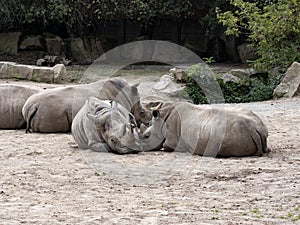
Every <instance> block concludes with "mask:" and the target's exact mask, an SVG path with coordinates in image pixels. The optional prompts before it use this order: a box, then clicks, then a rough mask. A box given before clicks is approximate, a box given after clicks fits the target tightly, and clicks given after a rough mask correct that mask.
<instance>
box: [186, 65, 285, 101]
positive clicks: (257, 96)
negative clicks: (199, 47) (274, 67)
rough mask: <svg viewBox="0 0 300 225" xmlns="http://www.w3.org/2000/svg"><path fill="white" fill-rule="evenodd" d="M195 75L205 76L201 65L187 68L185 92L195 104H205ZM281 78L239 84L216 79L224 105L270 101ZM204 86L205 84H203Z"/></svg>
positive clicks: (251, 79) (246, 80)
mask: <svg viewBox="0 0 300 225" xmlns="http://www.w3.org/2000/svg"><path fill="white" fill-rule="evenodd" d="M197 74H202V75H203V74H205V71H204V70H203V68H202V69H201V64H197V65H194V66H192V67H191V68H189V70H188V72H187V75H186V79H185V80H186V88H185V91H186V92H187V94H188V95H189V97H190V98H191V99H192V100H193V102H194V103H195V104H207V103H208V99H207V96H205V94H204V92H203V90H202V88H201V87H200V86H199V85H198V83H197V82H196V81H195V76H196V75H197ZM281 77H282V76H279V77H275V76H268V77H267V78H266V77H265V76H262V77H247V78H244V79H242V80H241V81H240V82H237V83H235V82H226V83H224V81H223V79H222V77H217V78H216V81H217V82H218V84H219V86H220V88H221V90H222V93H223V97H224V99H225V102H226V103H240V102H254V101H265V100H269V99H272V97H273V95H272V94H273V90H274V89H275V87H276V86H277V85H278V84H279V82H280V80H281ZM204 85H205V83H204Z"/></svg>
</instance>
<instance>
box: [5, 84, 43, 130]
mask: <svg viewBox="0 0 300 225" xmlns="http://www.w3.org/2000/svg"><path fill="white" fill-rule="evenodd" d="M38 91H39V89H37V88H31V87H26V86H20V85H14V84H1V85H0V129H21V128H25V127H26V126H25V125H26V123H25V120H24V118H23V115H22V107H23V105H24V103H25V102H26V100H27V99H28V97H30V96H31V95H33V94H34V93H37V92H38Z"/></svg>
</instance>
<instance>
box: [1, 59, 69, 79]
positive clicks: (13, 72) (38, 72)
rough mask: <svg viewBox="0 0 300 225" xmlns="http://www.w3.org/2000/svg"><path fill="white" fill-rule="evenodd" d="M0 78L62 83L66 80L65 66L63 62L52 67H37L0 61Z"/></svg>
mask: <svg viewBox="0 0 300 225" xmlns="http://www.w3.org/2000/svg"><path fill="white" fill-rule="evenodd" d="M0 66H1V68H0V78H17V79H26V80H32V81H37V82H46V83H63V82H65V81H66V80H67V77H66V76H67V72H66V68H65V66H64V65H63V64H57V65H55V66H54V67H39V66H31V65H22V64H16V63H13V62H0Z"/></svg>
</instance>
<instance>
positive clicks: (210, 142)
mask: <svg viewBox="0 0 300 225" xmlns="http://www.w3.org/2000/svg"><path fill="white" fill-rule="evenodd" d="M152 114H153V119H152V125H151V126H150V127H148V128H146V127H144V126H141V129H140V133H139V136H140V138H141V145H142V149H143V150H144V151H148V150H155V149H160V148H161V147H163V148H164V149H165V150H169V151H170V150H176V151H187V152H191V153H193V154H196V155H204V156H213V157H214V156H220V157H242V156H262V155H263V153H266V152H268V151H269V149H268V147H267V136H268V130H267V127H266V126H265V124H264V123H263V121H262V120H261V119H260V118H259V117H258V116H257V115H256V114H254V113H253V112H252V111H250V110H245V109H230V108H229V109H228V108H221V107H216V106H215V107H214V106H200V105H194V104H191V103H187V102H174V103H172V102H163V103H160V104H159V105H158V106H157V107H156V108H154V109H153V111H152Z"/></svg>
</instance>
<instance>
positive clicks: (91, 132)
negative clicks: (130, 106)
mask: <svg viewBox="0 0 300 225" xmlns="http://www.w3.org/2000/svg"><path fill="white" fill-rule="evenodd" d="M136 128H137V124H136V121H135V119H134V116H133V115H132V114H131V113H130V112H129V111H128V110H127V109H125V108H124V107H123V106H122V105H120V104H118V103H117V102H115V101H111V102H110V101H107V100H106V101H105V100H99V99H97V98H94V97H90V98H89V99H88V100H87V101H86V103H85V105H84V106H83V107H82V108H81V110H80V111H79V112H78V113H77V115H76V116H75V118H74V120H73V123H72V136H73V138H74V140H75V141H76V143H77V144H78V146H79V148H81V149H92V150H94V151H101V152H107V151H113V152H117V153H119V154H125V153H130V152H136V151H140V145H139V139H138V134H137V131H136ZM135 133H136V135H135Z"/></svg>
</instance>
